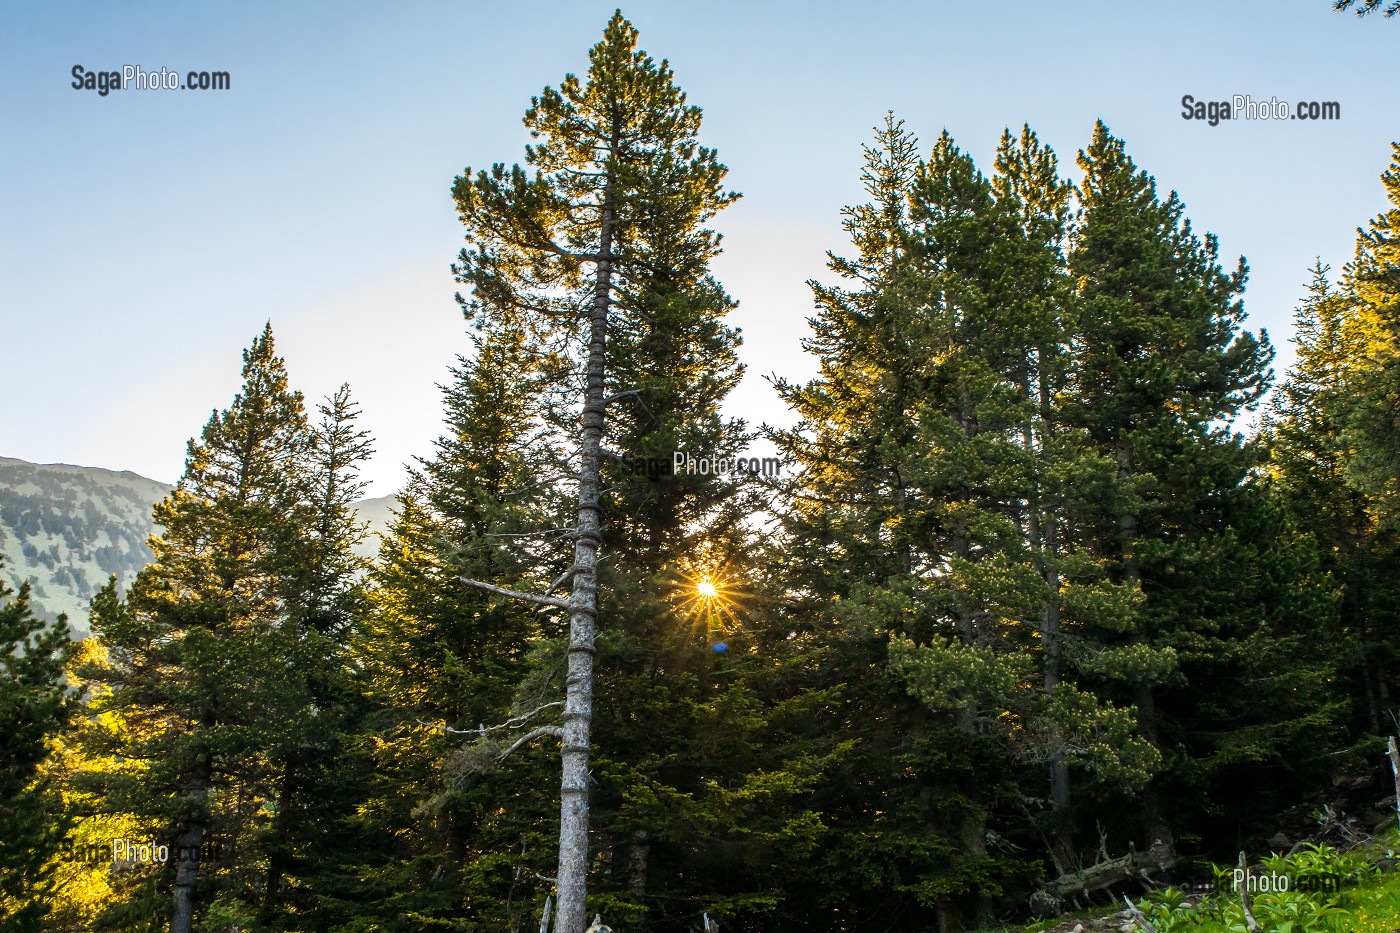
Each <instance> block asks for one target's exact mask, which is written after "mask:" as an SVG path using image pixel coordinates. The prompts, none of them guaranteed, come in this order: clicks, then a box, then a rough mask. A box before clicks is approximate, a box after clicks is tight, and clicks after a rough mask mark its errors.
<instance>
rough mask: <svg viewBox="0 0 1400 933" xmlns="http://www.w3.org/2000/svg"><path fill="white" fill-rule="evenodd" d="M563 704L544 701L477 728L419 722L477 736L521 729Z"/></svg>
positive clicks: (455, 733)
mask: <svg viewBox="0 0 1400 933" xmlns="http://www.w3.org/2000/svg"><path fill="white" fill-rule="evenodd" d="M563 705H564V701H563V700H556V701H555V702H553V703H543V704H541V705H539V706H536V707H535V708H534V709H532V710H530V711H529V712H528V713H521V714H519V715H518V716H512V717H510V718H509V719H507V720H505V721H504V722H498V723H496V724H495V725H494V726H484V725H481V724H478V725H477V727H476V728H475V729H453V728H452V727H451V726H435V725H433V724H432V723H427V722H423V720H421V719H420V720H418V722H419V724H421V725H424V726H428V727H429V728H431V729H437V730H438V731H439V732H446V733H449V734H451V735H476V736H482V735H486V734H488V733H491V732H498V731H500V730H501V729H519V728H520V727H521V726H523V725H525V723H527V722H529V721H530V720H531V719H534V718H535V717H536V716H538V715H539V714H540V713H543V712H544V711H545V710H547V709H552V708H553V707H556V706H563Z"/></svg>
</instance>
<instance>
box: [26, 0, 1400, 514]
mask: <svg viewBox="0 0 1400 933" xmlns="http://www.w3.org/2000/svg"><path fill="white" fill-rule="evenodd" d="M614 6H615V4H613V3H594V2H582V0H556V2H535V3H528V4H526V3H517V4H494V3H493V4H489V5H488V4H485V3H480V2H466V0H458V2H456V3H449V2H422V3H413V4H372V3H356V2H337V3H330V2H310V0H306V2H299V3H296V4H284V3H270V2H247V3H237V4H235V3H231V2H223V3H214V2H210V3H188V2H182V3H164V2H150V3H143V4H135V3H112V2H101V3H99V2H90V3H77V2H68V0H53V2H47V3H43V4H31V5H18V4H11V5H8V6H7V8H6V9H5V10H4V12H3V14H0V16H3V19H0V23H3V25H0V70H3V83H0V121H3V126H4V127H5V128H6V132H5V137H4V138H5V144H4V145H3V147H0V360H3V362H2V363H0V400H2V401H0V456H10V457H19V458H23V459H26V460H31V461H37V462H44V463H47V462H66V463H77V464H82V465H86V466H101V467H107V468H110V469H119V470H134V471H136V472H137V473H141V474H143V475H145V476H148V477H151V478H153V479H159V480H164V481H167V482H170V481H174V480H175V479H176V478H177V477H178V476H179V474H180V472H181V470H182V466H183V460H184V453H185V441H186V439H188V438H189V437H191V436H192V435H195V434H197V433H198V432H199V430H200V428H201V427H202V426H203V424H204V422H205V421H206V420H207V419H208V417H209V414H210V412H211V411H212V410H213V409H215V408H221V407H223V406H225V405H226V404H227V403H228V402H229V400H230V399H231V398H232V396H233V394H234V393H235V392H236V391H237V388H238V383H239V368H240V356H239V354H240V351H241V349H242V348H243V347H245V346H247V345H248V343H250V342H251V340H252V338H253V337H254V336H255V335H256V334H257V332H258V331H259V329H260V328H261V327H262V324H263V322H264V321H266V320H271V321H272V323H273V327H274V330H275V332H276V335H277V339H278V346H279V349H280V351H281V352H282V353H283V355H285V356H286V358H287V361H288V367H289V369H290V372H291V376H292V380H293V383H294V384H295V385H296V386H297V387H298V388H301V389H302V390H303V391H305V392H306V394H307V396H308V398H309V399H311V400H315V399H317V398H319V397H322V396H324V395H326V394H327V393H329V392H331V391H332V390H333V389H334V388H335V387H336V386H337V385H339V384H340V383H341V382H349V383H350V385H351V387H352V389H353V391H354V393H355V396H356V397H357V398H358V399H359V401H360V402H361V404H362V406H363V410H364V417H363V424H364V425H365V426H366V427H368V428H369V429H370V430H371V431H372V432H373V433H374V435H375V438H376V446H377V448H378V454H377V456H376V458H375V460H374V462H373V464H372V466H371V467H370V469H369V470H368V473H367V478H368V479H369V480H370V481H371V483H372V486H371V489H370V494H373V495H388V494H391V493H393V492H395V491H396V490H397V489H398V487H399V485H400V483H401V481H402V479H403V475H404V474H403V464H404V463H405V462H407V461H410V460H411V459H412V458H413V457H415V456H422V455H427V454H428V453H430V452H431V448H432V440H433V438H435V437H436V436H437V435H438V434H439V433H440V426H441V416H442V404H441V398H440V393H439V391H438V389H437V385H438V384H439V383H441V382H443V381H444V380H445V379H446V376H447V367H448V366H449V365H450V364H451V363H452V361H453V359H454V357H455V355H456V354H458V353H462V352H465V351H466V349H467V342H466V340H465V337H464V324H463V322H462V319H461V316H460V313H459V311H458V309H457V306H456V303H455V302H454V300H453V297H452V296H453V293H454V291H455V290H456V288H457V286H456V285H455V283H454V282H453V281H452V277H451V274H450V272H449V269H448V266H449V264H450V262H451V261H452V259H453V257H454V256H455V254H456V251H457V249H458V248H459V245H460V239H461V228H460V226H459V224H458V222H457V218H456V216H455V213H454V210H453V204H452V200H451V197H450V195H449V188H450V186H451V183H452V180H453V178H454V177H455V176H456V175H458V174H459V173H461V171H462V170H463V168H464V167H465V166H472V167H474V168H475V167H483V166H487V165H489V164H491V163H492V162H497V161H503V162H507V163H509V162H514V161H517V160H519V159H520V158H521V156H522V147H523V145H524V143H525V142H526V134H525V132H524V130H523V128H522V126H521V122H520V117H521V114H522V113H523V111H524V110H525V108H526V107H527V106H528V104H529V101H530V97H531V95H533V94H537V93H538V92H539V90H540V89H541V88H542V87H544V86H545V85H556V84H557V83H558V82H559V80H560V79H561V78H562V77H563V75H564V74H565V73H566V72H570V71H572V72H582V71H583V70H584V69H585V68H586V54H587V50H588V48H589V46H590V45H592V44H593V43H594V42H595V41H597V38H598V37H599V35H600V34H601V31H602V28H603V26H604V24H605V23H606V21H607V18H608V16H609V15H610V14H611V12H612V10H613V8H614ZM624 12H625V13H626V15H627V16H628V17H629V18H630V19H631V20H632V22H633V23H634V24H635V25H636V26H637V27H638V28H639V29H640V31H641V44H642V46H643V47H644V48H645V49H646V50H648V51H649V52H651V53H652V54H654V55H656V56H657V57H664V58H667V59H669V60H670V62H671V64H672V66H673V67H674V68H675V70H676V75H677V80H678V82H679V83H680V85H681V86H682V87H683V88H684V89H685V90H686V91H687V92H688V94H689V96H690V100H691V102H692V103H695V104H698V105H700V106H701V107H703V108H704V110H705V125H704V131H703V139H704V142H706V143H707V144H708V145H711V146H714V147H716V148H717V149H718V150H719V153H720V157H721V159H722V160H723V161H724V162H725V163H726V164H727V165H728V166H729V167H730V177H729V183H730V186H731V187H733V188H735V189H737V190H739V191H741V192H743V194H744V198H743V199H742V200H741V201H740V202H739V203H738V204H736V205H735V206H734V207H732V208H730V209H729V210H727V211H726V212H724V214H723V215H721V216H720V218H718V221H717V226H718V228H719V229H720V230H721V231H722V232H723V233H724V235H725V250H726V251H725V254H724V255H723V256H722V257H720V259H719V260H718V262H717V263H716V272H717V274H718V276H719V278H720V279H721V281H722V282H723V283H724V284H725V285H726V287H727V288H728V289H729V291H730V292H731V294H732V295H733V296H734V297H735V298H736V299H738V301H739V302H740V305H739V309H738V310H737V311H736V312H735V314H734V317H733V321H734V323H735V324H736V325H738V326H740V327H741V328H742V329H743V333H744V337H745V340H746V343H745V346H744V347H743V349H742V352H741V358H742V360H743V362H744V363H745V364H746V365H747V367H748V371H747V375H746V378H745V381H744V383H743V385H742V386H741V387H740V388H739V389H738V390H737V391H736V392H735V393H734V394H733V396H731V399H730V402H729V406H728V408H729V411H730V413H731V414H735V415H739V416H742V417H744V418H746V419H748V420H749V421H750V422H754V423H756V422H761V421H768V422H772V423H787V422H788V420H789V416H788V414H787V413H786V411H785V410H784V408H783V406H782V405H781V403H780V402H779V401H778V400H777V398H776V396H775V395H774V393H773V392H772V389H771V388H770V386H769V385H768V383H767V382H766V381H765V379H764V378H763V377H764V376H766V375H770V374H774V373H776V374H779V375H782V376H787V377H789V378H799V379H800V378H808V377H810V376H811V375H812V374H813V372H814V371H815V366H814V363H813V361H812V360H811V358H810V357H808V356H807V355H806V354H805V353H804V352H803V351H802V349H801V346H800V340H801V338H802V337H803V336H804V335H805V334H806V333H807V324H806V320H805V319H806V317H807V316H808V315H809V314H810V313H811V307H812V305H811V295H810V291H809V290H808V288H807V287H806V285H805V284H804V283H805V281H806V280H807V279H809V278H812V277H824V278H829V274H828V273H827V272H826V270H825V251H826V250H828V249H832V250H835V251H837V252H844V251H846V241H845V237H844V234H843V233H842V231H841V228H840V210H841V208H842V206H843V205H846V204H851V203H856V202H858V201H859V200H860V199H861V196H862V193H861V191H860V186H859V177H858V173H859V167H860V158H861V153H860V146H861V144H862V143H864V142H866V141H867V140H869V138H870V134H871V128H872V127H873V126H874V125H875V124H876V123H877V122H879V121H880V120H881V119H882V117H883V115H884V113H885V112H886V111H887V110H894V111H895V113H896V115H898V116H899V117H902V118H903V119H904V120H905V121H906V125H907V126H908V127H909V128H910V129H911V130H912V131H914V132H915V133H916V134H917V135H918V136H919V137H920V139H921V140H922V141H923V142H922V144H921V149H922V150H923V151H925V152H927V149H928V146H929V144H931V143H932V141H933V139H934V138H935V137H936V136H937V135H938V133H939V132H940V131H941V130H942V129H944V128H947V129H948V130H949V132H951V133H952V135H953V136H954V137H955V139H956V140H957V142H958V143H959V144H960V145H961V146H962V147H963V148H964V149H965V150H967V151H969V152H971V153H972V154H973V155H974V156H975V157H976V158H977V160H978V162H979V164H980V165H981V166H982V167H983V168H984V170H985V169H990V163H991V156H992V153H993V152H994V150H995V146H996V142H997V139H998V137H999V136H1000V134H1001V131H1002V129H1003V128H1004V127H1008V126H1009V127H1013V128H1015V127H1019V126H1020V125H1021V124H1022V123H1023V122H1028V123H1029V124H1030V125H1031V127H1032V128H1033V129H1035V130H1036V131H1037V132H1038V133H1039V135H1040V137H1041V139H1042V140H1043V141H1044V142H1046V143H1048V144H1049V145H1050V146H1052V147H1053V148H1054V149H1055V150H1056V152H1057V153H1058V154H1059V156H1060V159H1061V162H1062V168H1063V169H1064V171H1065V173H1066V174H1068V175H1070V176H1071V177H1077V175H1078V172H1077V170H1076V169H1075V168H1074V164H1073V162H1074V155H1075V153H1076V152H1077V150H1078V149H1079V148H1080V147H1082V146H1084V145H1085V144H1087V142H1088V139H1089V135H1090V132H1091V130H1092V127H1093V124H1094V121H1095V120H1096V119H1100V118H1102V119H1103V120H1104V121H1105V122H1106V123H1108V125H1109V127H1110V128H1111V129H1112V131H1113V132H1114V133H1115V134H1116V135H1119V136H1122V137H1124V138H1125V139H1126V141H1127V145H1128V149H1129V152H1130V153H1131V154H1132V155H1133V157H1134V158H1135V159H1136V160H1137V162H1138V163H1139V164H1140V165H1141V166H1142V167H1143V168H1145V169H1147V170H1148V171H1149V172H1151V173H1152V174H1153V175H1155V176H1156V178H1157V180H1158V183H1159V185H1160V186H1161V188H1162V189H1163V191H1166V190H1170V189H1175V190H1177V191H1178V192H1179V193H1180V194H1181V196H1182V198H1183V199H1184V201H1185V202H1186V205H1187V213H1188V215H1189V216H1190V217H1191V219H1192V221H1193V223H1194V224H1195V226H1196V228H1197V229H1198V230H1203V231H1211V232H1214V233H1216V234H1218V235H1219V237H1220V239H1221V244H1222V252H1223V254H1224V255H1225V256H1226V257H1227V259H1228V261H1229V263H1230V264H1233V261H1234V257H1236V256H1239V255H1241V254H1243V255H1245V256H1246V257H1247V258H1248V261H1249V265H1250V267H1251V277H1250V286H1249V288H1248V290H1247V292H1246V295H1245V305H1246V308H1247V309H1248V311H1249V312H1250V316H1251V326H1252V327H1254V328H1258V327H1265V328H1267V329H1268V331H1269V333H1270V335H1271V336H1272V338H1273V339H1274V342H1275V343H1276V344H1277V345H1278V347H1279V351H1280V354H1279V365H1278V367H1277V368H1278V370H1279V372H1280V374H1282V371H1283V368H1284V366H1286V364H1287V362H1288V361H1289V360H1290V359H1291V351H1290V347H1289V346H1288V340H1289V337H1290V335H1291V317H1292V311H1293V308H1294V306H1295V304H1296V302H1297V300H1298V298H1299V296H1300V294H1301V293H1302V286H1303V284H1304V282H1305V281H1306V280H1307V277H1308V276H1307V271H1306V270H1307V267H1308V266H1309V265H1311V263H1312V261H1313V259H1314V257H1318V256H1320V257H1321V258H1322V259H1323V260H1324V261H1327V262H1330V263H1332V264H1333V265H1334V266H1340V265H1341V264H1342V263H1344V262H1345V261H1346V260H1347V259H1348V258H1349V256H1350V253H1351V249H1352V244H1353V240H1354V235H1355V228H1356V227H1357V226H1358V225H1360V224H1363V223H1365V222H1366V221H1367V220H1368V219H1369V218H1370V217H1371V216H1373V215H1374V214H1376V213H1377V212H1378V211H1379V210H1381V209H1382V208H1383V207H1384V198H1383V195H1382V190H1381V186H1380V183H1379V181H1378V179H1377V176H1378V175H1379V174H1380V173H1381V171H1383V170H1384V168H1385V167H1386V164H1387V162H1388V161H1389V157H1390V143H1391V141H1392V140H1395V139H1400V94H1397V92H1396V90H1395V86H1394V83H1393V79H1388V78H1386V77H1385V75H1387V74H1392V73H1393V71H1394V69H1393V67H1392V65H1393V62H1394V60H1395V55H1396V52H1397V49H1400V19H1397V20H1384V19H1381V18H1380V17H1378V16H1373V17H1368V18H1367V19H1365V20H1358V19H1356V18H1355V17H1353V16H1350V15H1341V14H1337V13H1333V12H1332V11H1331V9H1330V0H1285V2H1280V0H1268V2H1265V0H1248V2H1231V3H1221V2H1219V0H1210V2H1207V0H1187V2H1173V3H1150V4H1149V3H1123V2H1121V0H1067V2H1058V3H1031V2H1027V0H1009V2H1003V3H980V4H968V3H961V2H950V0H938V2H930V0H925V2H918V3H915V2H909V3H878V2H877V3H870V4H855V3H849V2H845V3H835V2H821V0H807V2H801V3H797V2H792V3H776V2H775V3H754V2H751V0H750V2H728V0H721V2H709V3H704V4H700V3H695V4H686V3H678V2H674V0H672V2H664V0H640V2H632V3H629V4H627V5H626V6H625V7H624ZM79 64H81V65H83V66H84V67H85V68H86V69H87V70H90V71H97V70H120V69H121V67H122V66H123V65H127V64H130V65H140V66H141V67H142V68H143V69H145V70H148V71H149V70H159V68H160V67H162V66H165V67H168V68H170V69H172V70H177V71H179V72H181V73H184V72H186V71H190V70H210V71H214V70H218V71H228V72H229V73H230V75H231V81H232V88H231V90H229V91H223V92H218V91H206V92H186V91H155V92H150V91H138V90H134V89H132V90H127V91H124V92H119V93H113V94H109V95H108V96H106V97H102V96H99V95H98V94H97V93H96V92H92V91H79V90H74V89H73V88H72V87H71V82H72V74H71V72H72V69H73V66H74V65H79ZM1237 93H1238V94H1249V95H1251V96H1252V97H1253V98H1254V99H1256V100H1258V99H1261V98H1262V99H1265V100H1267V99H1269V98H1270V97H1273V96H1276V97H1278V98H1279V99H1281V100H1286V101H1290V102H1292V101H1300V100H1318V101H1338V102H1339V103H1340V104H1341V114H1342V118H1341V120H1340V121H1337V122H1318V123H1310V122H1299V121H1286V122H1268V123H1263V122H1236V123H1228V122H1226V123H1222V124H1221V125H1219V126H1215V127H1211V126H1208V125H1206V124H1205V123H1204V122H1196V121H1187V120H1184V119H1183V118H1182V116H1181V103H1180V101H1181V98H1182V96H1183V95H1184V94H1192V95H1194V96H1195V97H1196V98H1198V99H1209V100H1216V99H1229V98H1230V97H1231V96H1232V95H1234V94H1237Z"/></svg>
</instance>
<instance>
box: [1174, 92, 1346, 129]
mask: <svg viewBox="0 0 1400 933" xmlns="http://www.w3.org/2000/svg"><path fill="white" fill-rule="evenodd" d="M1181 118H1182V119H1183V120H1200V121H1201V122H1202V123H1206V124H1208V125H1210V126H1219V125H1220V123H1221V122H1222V121H1224V120H1275V121H1277V120H1340V119H1341V118H1342V105H1341V104H1340V103H1338V102H1337V101H1335V100H1300V101H1298V102H1297V103H1293V104H1290V103H1289V102H1288V101H1286V100H1279V99H1278V98H1277V97H1270V98H1269V99H1268V100H1263V99H1262V98H1261V99H1260V100H1255V99H1254V98H1253V97H1251V96H1250V95H1248V94H1235V95H1233V96H1232V97H1230V99H1228V100H1225V99H1223V98H1222V99H1220V100H1204V99H1199V98H1197V97H1196V96H1195V95H1194V94H1185V95H1183V96H1182V98H1181Z"/></svg>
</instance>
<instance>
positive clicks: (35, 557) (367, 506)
mask: <svg viewBox="0 0 1400 933" xmlns="http://www.w3.org/2000/svg"><path fill="white" fill-rule="evenodd" d="M170 488H171V487H170V486H168V485H166V484H165V483H160V482H156V481H155V480H152V479H147V478H146V477H144V476H138V475H137V474H135V473H131V472H120V473H119V472H116V471H113V470H103V469H99V468H97V467H79V466H69V465H67V464H56V463H54V464H36V463H28V462H26V461H24V460H14V459H10V458H8V457H0V555H3V556H4V559H5V566H4V567H3V568H0V579H3V580H4V581H5V583H6V584H7V585H9V586H11V587H17V586H18V585H19V584H20V583H22V582H24V581H26V580H27V581H29V583H30V584H31V586H32V588H33V595H32V600H33V607H34V611H35V613H36V614H37V615H39V616H41V617H43V618H46V619H55V618H57V617H58V615H59V614H60V613H66V614H67V616H68V621H69V624H70V625H71V626H72V628H73V630H74V632H75V633H77V634H79V635H83V634H86V632H87V609H88V601H89V600H90V599H92V597H93V594H95V593H96V592H97V591H98V590H99V589H101V588H102V587H103V586H104V585H106V583H107V578H108V577H109V576H110V575H111V574H114V573H115V574H116V575H117V582H118V584H119V585H121V586H123V587H124V586H126V585H128V584H129V583H130V582H131V581H132V579H133V578H134V577H135V576H136V572H137V571H138V570H140V569H141V568H142V567H144V566H146V564H147V563H149V562H150V560H151V558H152V556H153V555H152V554H151V549H150V547H149V546H148V545H147V543H146V539H147V538H149V537H150V534H151V528H152V526H151V508H152V506H154V505H155V504H156V503H157V502H159V501H160V500H161V499H163V498H165V495H166V494H167V493H168V492H169V491H170ZM393 506H394V498H393V497H392V496H385V497H382V498H378V499H365V500H362V501H360V502H357V503H355V507H356V508H357V509H358V510H359V513H360V516H361V518H362V519H363V520H364V521H366V522H368V523H369V526H370V535H369V537H368V539H367V540H366V541H365V542H364V544H362V545H361V546H360V547H359V548H357V549H356V550H357V551H358V552H359V553H360V555H361V556H363V557H369V556H372V555H373V554H374V553H375V552H376V551H377V550H378V547H379V538H378V534H377V533H378V532H382V531H384V529H385V528H387V527H388V523H389V521H390V520H391V519H392V512H391V509H392V508H393Z"/></svg>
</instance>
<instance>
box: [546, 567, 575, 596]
mask: <svg viewBox="0 0 1400 933" xmlns="http://www.w3.org/2000/svg"><path fill="white" fill-rule="evenodd" d="M573 575H574V568H572V567H570V568H569V569H568V570H565V571H564V572H563V573H561V574H559V577H558V578H557V579H556V580H555V581H554V582H553V583H551V584H550V585H549V589H547V590H545V591H544V595H546V596H548V595H549V594H550V593H553V592H554V591H555V590H557V589H559V587H561V586H563V585H564V584H565V583H567V582H568V580H569V578H570V577H572V576H573Z"/></svg>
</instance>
